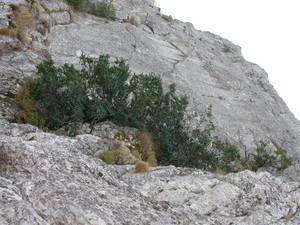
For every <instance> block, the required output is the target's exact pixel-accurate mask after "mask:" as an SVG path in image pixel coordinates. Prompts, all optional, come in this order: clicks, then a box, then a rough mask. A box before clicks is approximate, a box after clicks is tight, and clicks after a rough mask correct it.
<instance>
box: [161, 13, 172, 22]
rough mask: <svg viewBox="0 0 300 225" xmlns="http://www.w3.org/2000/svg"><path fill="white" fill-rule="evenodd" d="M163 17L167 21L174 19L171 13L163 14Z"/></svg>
mask: <svg viewBox="0 0 300 225" xmlns="http://www.w3.org/2000/svg"><path fill="white" fill-rule="evenodd" d="M161 17H162V18H163V19H164V20H166V21H167V22H172V21H173V20H174V19H173V17H172V16H171V15H169V16H167V15H164V14H162V15H161Z"/></svg>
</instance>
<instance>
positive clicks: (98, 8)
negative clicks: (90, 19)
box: [87, 1, 116, 20]
mask: <svg viewBox="0 0 300 225" xmlns="http://www.w3.org/2000/svg"><path fill="white" fill-rule="evenodd" d="M87 12H88V13H90V14H92V15H95V16H98V17H104V18H108V19H112V20H115V19H116V9H115V7H114V5H113V4H112V3H111V1H103V2H95V3H89V4H88V5H87Z"/></svg>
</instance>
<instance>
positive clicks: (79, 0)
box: [67, 0, 87, 11]
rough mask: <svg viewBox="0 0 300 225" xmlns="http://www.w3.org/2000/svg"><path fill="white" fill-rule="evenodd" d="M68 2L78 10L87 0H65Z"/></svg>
mask: <svg viewBox="0 0 300 225" xmlns="http://www.w3.org/2000/svg"><path fill="white" fill-rule="evenodd" d="M67 2H68V4H69V5H70V6H71V7H72V8H73V9H74V10H78V11H79V10H80V9H81V8H82V6H83V5H84V4H85V3H86V2H87V0H67Z"/></svg>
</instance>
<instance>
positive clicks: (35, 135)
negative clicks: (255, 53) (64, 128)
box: [0, 120, 300, 225]
mask: <svg viewBox="0 0 300 225" xmlns="http://www.w3.org/2000/svg"><path fill="white" fill-rule="evenodd" d="M95 140H97V142H96V141H95ZM101 143H102V144H101ZM101 148H105V145H104V144H103V140H102V138H101V137H96V136H92V135H79V136H77V137H75V138H68V137H64V136H57V135H54V134H49V133H44V132H41V131H40V130H38V129H37V128H35V127H33V126H30V125H18V124H11V123H8V122H7V121H5V120H0V181H1V185H0V223H1V224H3V225H6V224H22V225H25V224H28V225H36V224H38V225H42V224H43V225H44V224H57V225H58V224H76V225H83V224H85V225H86V224H93V225H105V224H107V225H108V224H114V225H117V224H138V225H141V224H153V225H154V224H155V225H161V224H164V225H171V224H182V225H187V224H193V225H194V224H199V225H200V224H201V225H203V224H214V225H215V224H238V225H241V224H295V225H296V224H299V223H300V213H299V212H300V208H299V207H300V184H299V183H296V182H290V183H286V182H284V181H282V179H281V178H275V177H273V176H272V175H271V174H269V173H267V172H262V173H253V172H249V171H244V172H241V173H238V174H230V175H227V176H217V175H214V174H211V173H206V172H202V171H200V170H192V169H184V168H175V167H172V166H170V167H157V168H155V169H153V170H152V171H151V172H149V173H145V174H137V173H134V169H133V167H132V166H107V165H105V164H104V163H103V162H102V161H101V160H99V159H98V158H95V157H94V156H93V154H94V152H95V151H97V149H101Z"/></svg>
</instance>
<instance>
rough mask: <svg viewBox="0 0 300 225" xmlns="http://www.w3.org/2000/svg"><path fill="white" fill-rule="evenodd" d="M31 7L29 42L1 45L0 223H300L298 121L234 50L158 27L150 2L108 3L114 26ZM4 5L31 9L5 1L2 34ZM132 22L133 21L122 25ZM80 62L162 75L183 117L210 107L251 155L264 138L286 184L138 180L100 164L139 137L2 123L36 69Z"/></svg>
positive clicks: (209, 178) (57, 1)
mask: <svg viewBox="0 0 300 225" xmlns="http://www.w3.org/2000/svg"><path fill="white" fill-rule="evenodd" d="M37 2H38V3H39V4H38V5H37V9H38V14H37V15H36V18H35V19H36V20H37V21H36V22H37V23H36V27H35V29H31V30H29V31H28V35H29V40H30V41H29V42H28V43H22V42H21V41H20V40H19V39H18V38H17V37H11V36H8V35H0V50H1V51H2V50H3V51H2V52H0V53H1V54H0V224H4V225H6V224H22V225H23V224H26V225H27V224H28V225H35V224H39V225H40V224H49V225H50V224H57V225H58V224H76V225H80V224H93V225H96V224H97V225H98V224H100V225H104V224H107V225H109V224H122V225H123V224H139V225H140V224H153V225H154V224H155V225H161V224H164V225H171V224H182V225H186V224H193V225H194V224H201V225H202V224H214V225H215V224H222V225H223V224H237V225H240V224H249V225H250V224H251V225H252V224H278V225H279V224H295V225H296V224H300V201H299V199H300V184H299V183H298V182H296V181H292V180H300V176H299V175H300V166H299V158H300V154H299V153H300V152H299V151H300V149H299V148H300V135H299V134H300V125H299V121H297V120H296V119H295V118H294V116H293V115H292V113H291V112H290V111H289V109H288V108H287V106H286V105H285V103H284V102H283V101H282V99H281V98H280V97H279V96H278V95H277V93H276V91H275V90H274V89H273V87H272V86H271V85H270V84H269V82H268V78H267V74H266V72H265V71H264V70H263V69H261V68H260V67H259V66H257V65H255V64H253V63H250V62H247V61H245V59H244V58H243V57H242V55H241V49H240V47H238V46H236V45H234V44H232V43H231V42H230V41H228V40H225V39H223V38H221V37H219V36H217V35H214V34H211V33H208V32H202V31H197V30H196V29H195V28H194V27H193V26H192V25H191V24H190V23H183V22H180V21H178V20H170V19H164V18H163V17H162V14H161V12H160V10H159V9H158V8H157V7H155V6H154V1H152V0H143V1H142V0H130V1H127V0H126V1H123V0H122V1H121V0H114V1H113V4H115V6H116V9H117V20H115V21H111V20H107V19H104V18H98V17H95V16H91V15H87V14H80V13H77V14H74V15H73V16H72V13H71V10H70V8H69V7H68V6H67V5H66V4H65V3H64V1H61V0H40V1H37ZM11 5H15V6H22V7H30V5H29V1H26V0H0V29H6V28H9V27H10V26H11V21H10V19H11V14H12V7H11ZM127 16H133V17H136V18H138V19H137V21H139V23H138V24H135V25H132V24H130V23H127V22H125V21H126V20H125V19H126V18H127ZM72 19H73V20H74V21H72ZM2 47H3V48H2ZM81 53H85V54H88V55H90V56H95V57H97V56H98V55H99V54H110V55H112V56H115V57H123V58H125V59H126V60H128V62H129V64H130V67H131V69H132V70H133V71H134V72H139V73H141V72H142V73H152V72H154V73H157V74H160V75H161V76H162V78H163V80H164V83H165V85H168V84H170V83H173V82H175V83H176V85H177V89H178V90H179V91H180V92H181V93H184V94H187V95H188V96H189V97H190V106H189V111H190V112H192V111H197V112H203V111H205V109H206V108H207V107H208V105H210V104H211V105H212V106H213V116H214V120H215V123H216V127H217V128H218V132H219V134H220V135H221V136H223V137H224V138H228V139H230V140H231V141H234V142H235V143H237V144H239V145H240V147H241V149H245V150H247V151H248V153H250V152H251V151H253V149H254V148H255V142H257V141H259V140H262V139H270V140H272V141H273V142H274V143H276V144H277V145H279V146H281V147H283V148H285V149H287V150H288V152H289V154H290V155H292V156H293V159H294V165H293V166H292V167H291V168H289V169H287V170H286V171H284V172H283V173H282V175H283V176H282V177H274V176H273V175H271V174H269V173H267V172H258V173H254V172H250V171H244V172H240V173H236V174H229V175H227V176H217V175H214V174H212V173H208V172H203V171H201V170H193V169H186V168H175V167H172V166H169V167H157V168H154V169H152V171H150V172H149V173H145V174H137V173H135V172H134V166H132V165H124V166H108V165H106V164H105V163H104V162H102V161H101V160H100V159H99V155H101V153H103V152H105V151H108V150H109V149H111V148H112V146H113V145H114V142H116V141H117V142H119V141H122V142H124V144H125V145H126V146H127V147H128V148H129V147H130V146H132V143H136V141H137V140H136V136H137V132H138V131H137V130H135V129H130V128H124V129H123V128H122V129H121V130H120V128H119V127H116V126H114V125H113V124H111V123H107V124H101V125H100V126H97V127H96V128H95V129H94V131H92V132H91V131H90V130H89V127H88V125H83V127H82V128H81V130H80V135H78V136H77V137H75V138H69V137H65V136H63V135H60V136H59V135H55V134H51V133H45V132H42V131H41V130H39V129H37V128H36V127H34V126H30V125H21V124H15V123H10V122H8V121H7V120H5V119H8V120H10V121H14V120H16V114H17V112H18V107H17V105H16V101H15V96H16V93H17V90H18V87H19V85H20V84H21V83H22V82H23V81H24V79H27V78H32V77H34V76H35V73H36V65H37V64H38V63H40V62H41V61H42V60H43V59H45V58H50V57H51V58H53V59H54V60H55V61H56V62H57V63H61V64H62V63H74V64H78V62H79V56H80V54H81ZM1 118H5V119H1ZM120 131H121V132H120ZM123 132H125V133H127V134H129V135H127V136H126V137H125V139H124V136H123ZM120 138H121V140H120ZM287 178H290V179H287Z"/></svg>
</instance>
